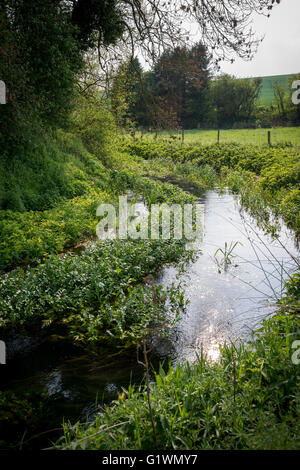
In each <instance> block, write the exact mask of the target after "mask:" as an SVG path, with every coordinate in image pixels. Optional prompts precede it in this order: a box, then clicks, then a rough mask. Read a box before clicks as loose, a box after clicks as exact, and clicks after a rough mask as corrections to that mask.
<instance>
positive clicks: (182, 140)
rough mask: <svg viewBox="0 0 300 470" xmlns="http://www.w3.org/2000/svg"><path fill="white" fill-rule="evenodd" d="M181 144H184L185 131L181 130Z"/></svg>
mask: <svg viewBox="0 0 300 470" xmlns="http://www.w3.org/2000/svg"><path fill="white" fill-rule="evenodd" d="M181 142H182V143H183V142H184V129H181Z"/></svg>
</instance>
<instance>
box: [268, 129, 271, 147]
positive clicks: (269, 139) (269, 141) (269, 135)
mask: <svg viewBox="0 0 300 470" xmlns="http://www.w3.org/2000/svg"><path fill="white" fill-rule="evenodd" d="M268 144H269V147H271V131H268Z"/></svg>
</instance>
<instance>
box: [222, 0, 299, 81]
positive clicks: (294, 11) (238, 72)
mask: <svg viewBox="0 0 300 470" xmlns="http://www.w3.org/2000/svg"><path fill="white" fill-rule="evenodd" d="M253 25H254V30H255V31H256V32H257V34H258V35H259V36H265V39H264V41H263V42H262V43H261V44H260V46H259V49H258V52H257V54H256V55H255V56H254V58H253V60H252V61H250V62H246V61H244V60H241V59H236V62H235V63H234V64H230V63H226V62H223V63H222V64H221V70H222V72H224V73H229V74H231V75H235V76H237V77H261V76H266V75H284V74H294V73H300V0H281V3H280V4H279V5H277V6H276V7H275V8H274V9H273V11H272V13H271V16H270V18H265V17H262V16H259V15H257V16H256V17H255V18H254V20H253Z"/></svg>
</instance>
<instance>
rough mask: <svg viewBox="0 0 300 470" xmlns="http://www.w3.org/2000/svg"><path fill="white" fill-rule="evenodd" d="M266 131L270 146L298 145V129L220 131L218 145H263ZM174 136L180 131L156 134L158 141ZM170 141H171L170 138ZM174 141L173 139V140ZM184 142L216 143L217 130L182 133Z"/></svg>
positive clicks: (177, 136) (266, 139)
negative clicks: (287, 143) (269, 134)
mask: <svg viewBox="0 0 300 470" xmlns="http://www.w3.org/2000/svg"><path fill="white" fill-rule="evenodd" d="M268 131H271V144H280V143H286V142H289V143H291V144H293V145H296V146H298V145H300V129H299V127H276V128H274V129H226V130H223V129H221V130H220V143H222V144H226V143H232V142H235V143H237V144H247V145H248V144H253V145H265V144H267V143H268ZM170 136H174V137H176V138H177V140H179V139H181V138H182V133H181V131H173V132H171V133H170V132H169V131H161V132H159V133H158V134H157V139H159V140H165V139H168V140H170ZM136 137H137V138H141V133H140V132H137V133H136ZM145 138H146V139H150V140H152V139H153V140H154V139H156V134H155V133H146V134H144V135H143V139H145ZM171 140H173V139H172V138H171ZM174 141H175V139H174ZM184 142H185V143H186V144H201V145H210V144H215V143H217V142H218V131H217V130H201V129H192V130H187V131H184Z"/></svg>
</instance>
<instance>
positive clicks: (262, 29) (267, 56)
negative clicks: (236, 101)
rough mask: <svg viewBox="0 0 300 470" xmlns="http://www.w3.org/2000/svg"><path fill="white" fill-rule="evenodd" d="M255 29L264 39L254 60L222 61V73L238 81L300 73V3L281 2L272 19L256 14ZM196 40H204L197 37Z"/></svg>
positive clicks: (143, 63) (273, 12) (292, 0)
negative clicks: (247, 78) (233, 76)
mask: <svg viewBox="0 0 300 470" xmlns="http://www.w3.org/2000/svg"><path fill="white" fill-rule="evenodd" d="M193 29H194V28H193V27H192V30H193ZM253 29H254V31H256V33H257V36H258V37H263V36H264V41H263V42H262V43H260V45H259V48H258V52H257V53H256V55H255V56H254V58H253V59H252V60H251V61H245V60H242V59H238V58H236V60H235V62H234V63H233V64H231V63H230V62H222V63H221V72H222V73H229V74H230V75H235V76H236V77H238V78H246V77H263V76H268V75H269V76H270V75H287V74H296V73H300V0H281V3H280V4H279V5H277V4H276V6H275V7H274V9H273V10H272V12H271V16H270V18H266V17H265V16H262V15H258V14H256V15H255V16H253ZM193 40H194V41H196V40H201V37H199V38H197V35H196V34H195V36H194V37H193ZM232 57H234V55H233V56H232ZM139 58H140V61H141V63H142V65H143V67H144V69H145V70H149V65H148V64H146V63H145V61H144V59H143V58H142V57H141V56H139Z"/></svg>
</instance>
